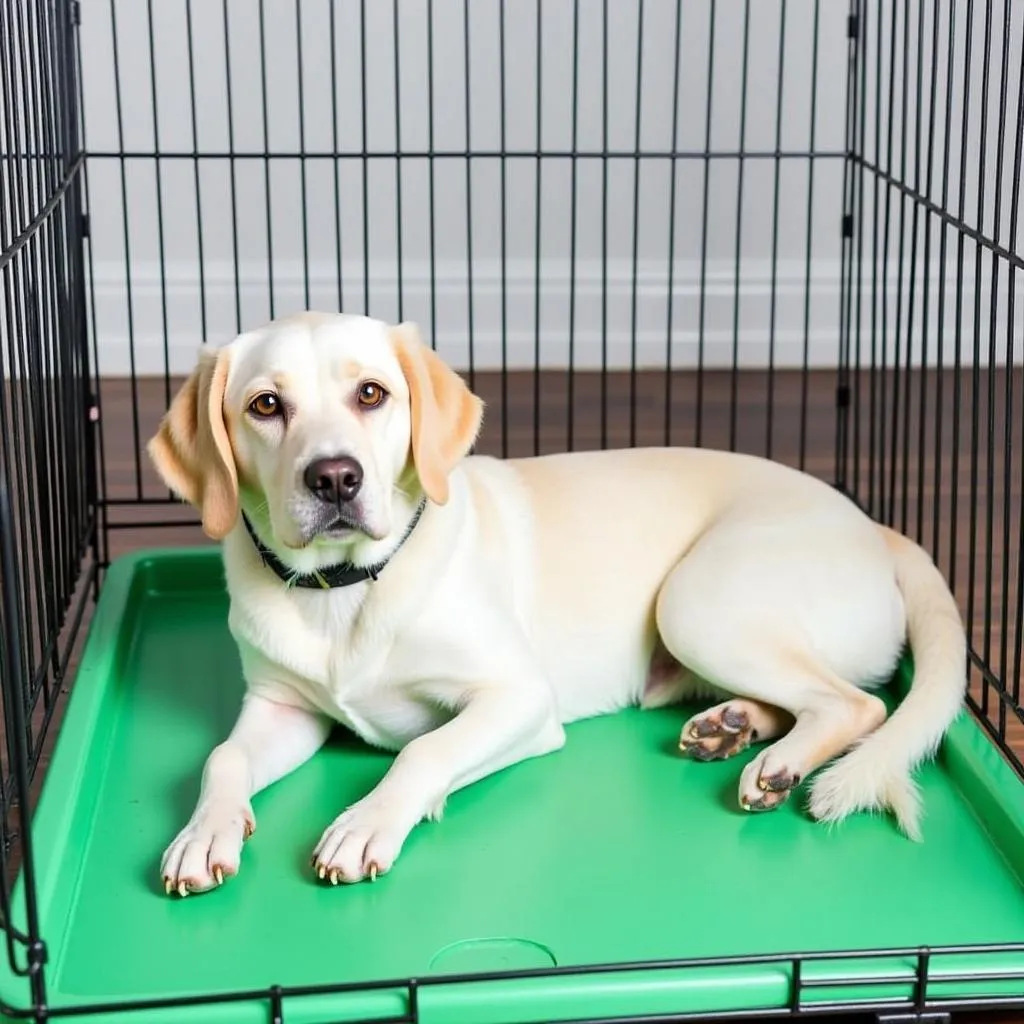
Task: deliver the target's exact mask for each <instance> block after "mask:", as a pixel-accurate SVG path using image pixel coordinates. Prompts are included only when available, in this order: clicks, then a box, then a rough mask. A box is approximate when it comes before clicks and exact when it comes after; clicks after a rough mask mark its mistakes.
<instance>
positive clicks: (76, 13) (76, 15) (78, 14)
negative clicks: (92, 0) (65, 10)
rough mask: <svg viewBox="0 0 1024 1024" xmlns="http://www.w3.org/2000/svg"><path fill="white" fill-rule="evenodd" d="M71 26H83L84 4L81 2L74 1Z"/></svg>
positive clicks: (78, 0)
mask: <svg viewBox="0 0 1024 1024" xmlns="http://www.w3.org/2000/svg"><path fill="white" fill-rule="evenodd" d="M71 24H72V25H81V24H82V4H81V3H80V0H72V4H71Z"/></svg>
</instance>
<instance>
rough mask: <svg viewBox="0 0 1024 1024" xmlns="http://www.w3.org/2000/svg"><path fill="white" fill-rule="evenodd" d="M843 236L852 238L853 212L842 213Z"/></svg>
mask: <svg viewBox="0 0 1024 1024" xmlns="http://www.w3.org/2000/svg"><path fill="white" fill-rule="evenodd" d="M843 238H853V214H852V213H844V214H843Z"/></svg>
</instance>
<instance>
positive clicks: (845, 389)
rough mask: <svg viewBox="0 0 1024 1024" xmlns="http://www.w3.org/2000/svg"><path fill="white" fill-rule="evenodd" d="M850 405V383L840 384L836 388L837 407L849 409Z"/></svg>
mask: <svg viewBox="0 0 1024 1024" xmlns="http://www.w3.org/2000/svg"><path fill="white" fill-rule="evenodd" d="M849 407H850V385H849V384H840V385H839V387H837V388H836V408H837V409H848V408H849Z"/></svg>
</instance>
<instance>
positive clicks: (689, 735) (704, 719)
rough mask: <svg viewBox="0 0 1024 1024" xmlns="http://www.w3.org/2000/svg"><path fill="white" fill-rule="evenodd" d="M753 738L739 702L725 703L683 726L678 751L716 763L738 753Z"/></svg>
mask: <svg viewBox="0 0 1024 1024" xmlns="http://www.w3.org/2000/svg"><path fill="white" fill-rule="evenodd" d="M756 739H757V730H756V729H754V728H753V727H752V726H751V723H750V715H749V714H748V713H747V712H746V710H745V709H744V708H743V707H742V705H741V704H740V702H739V701H726V702H725V703H724V704H719V705H717V706H716V707H713V708H710V709H708V710H707V711H704V712H702V713H701V714H699V715H694V717H693V718H691V719H690V720H689V722H687V723H686V725H684V726H683V732H682V735H681V736H680V737H679V749H680V750H682V751H683V752H684V753H686V754H689V755H690V756H691V757H693V758H696V759H697V760H698V761H718V760H722V759H723V758H726V757H732V756H733V755H734V754H739V753H741V752H742V751H744V750H746V749H747V747H749V746H750V744H751V742H752V741H754V740H756Z"/></svg>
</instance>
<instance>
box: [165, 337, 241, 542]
mask: <svg viewBox="0 0 1024 1024" xmlns="http://www.w3.org/2000/svg"><path fill="white" fill-rule="evenodd" d="M229 363H230V355H229V351H228V350H227V349H224V350H222V351H220V352H211V351H203V352H202V353H201V354H200V356H199V362H198V364H197V365H196V368H195V369H194V370H193V371H192V373H191V374H190V375H189V378H188V380H186V381H185V383H184V384H183V385H182V387H181V390H180V391H179V392H178V393H177V395H175V396H174V400H173V401H172V402H171V406H170V408H169V409H168V410H167V413H166V415H165V416H164V418H163V420H162V421H161V422H160V428H159V430H158V431H157V433H156V435H155V436H154V437H153V438H152V439H151V440H150V442H149V444H148V445H147V446H146V450H147V451H148V452H149V456H150V458H151V459H152V460H153V464H154V465H155V466H156V469H157V472H158V473H159V474H160V476H161V478H162V479H163V481H164V483H165V484H167V486H168V487H169V488H170V489H171V490H172V491H174V492H175V493H176V494H177V495H179V497H181V498H183V499H184V500H185V501H187V502H188V503H189V504H191V505H194V506H195V507H196V508H197V509H198V510H199V512H200V514H201V515H202V519H203V531H204V533H206V535H207V536H208V537H210V538H211V539H213V540H222V539H223V538H224V537H226V536H227V534H228V533H229V532H230V531H231V528H232V527H233V526H234V525H235V521H236V520H237V518H238V471H237V469H236V468H235V458H234V454H233V452H232V450H231V441H230V439H229V438H228V432H227V427H226V425H225V423H224V389H225V387H226V386H227V379H228V366H229Z"/></svg>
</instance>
